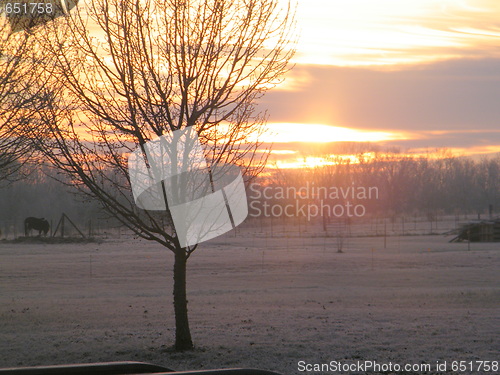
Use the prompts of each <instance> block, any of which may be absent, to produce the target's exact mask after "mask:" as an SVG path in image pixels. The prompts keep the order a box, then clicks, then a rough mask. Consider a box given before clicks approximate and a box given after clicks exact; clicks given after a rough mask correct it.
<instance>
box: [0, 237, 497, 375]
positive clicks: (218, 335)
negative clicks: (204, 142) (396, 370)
mask: <svg viewBox="0 0 500 375" xmlns="http://www.w3.org/2000/svg"><path fill="white" fill-rule="evenodd" d="M449 239H450V237H443V236H401V237H398V236H392V237H388V238H387V239H386V245H385V248H384V239H383V238H382V237H359V238H350V239H349V240H348V241H347V243H346V247H345V249H344V252H343V253H337V249H336V242H335V241H336V240H335V238H330V237H322V236H319V235H318V236H309V237H308V236H307V235H303V236H301V237H298V236H288V235H287V236H286V237H285V236H281V235H279V234H273V237H271V236H267V235H266V236H265V237H264V236H262V235H259V233H256V232H255V231H245V230H241V231H240V232H239V233H238V235H237V236H235V235H234V234H233V233H228V234H226V235H225V236H223V237H220V238H218V239H215V240H212V241H210V242H207V243H204V244H202V245H200V248H199V249H198V250H197V251H196V252H195V253H194V254H193V256H192V257H191V258H190V259H189V262H188V299H189V314H190V321H191V329H192V335H193V339H194V342H195V345H196V349H195V350H194V351H192V352H186V353H175V352H173V351H172V350H171V346H172V344H173V340H174V331H173V327H174V318H173V305H172V262H173V256H172V254H171V253H170V252H169V251H168V250H166V249H164V248H162V247H161V246H160V245H157V244H155V243H152V242H148V241H144V240H142V241H141V240H138V239H134V238H132V237H131V236H125V235H123V234H122V235H121V236H120V238H115V239H108V240H106V241H105V242H103V243H90V244H14V243H7V242H4V243H1V242H0V367H11V366H28V365H30V366H31V365H46V364H62V363H86V362H96V361H122V360H135V361H147V362H152V363H156V364H159V365H164V366H166V367H170V368H174V369H177V370H183V369H208V368H221V367H252V368H260V369H268V370H273V371H277V372H280V373H282V374H299V373H300V372H299V371H298V362H299V361H305V362H307V363H326V362H329V361H333V360H335V361H342V362H346V363H353V362H355V361H358V360H362V361H364V360H371V361H377V362H380V363H388V362H390V361H392V362H393V363H395V362H397V363H401V364H405V363H410V364H413V363H431V364H435V363H436V361H445V360H446V361H448V363H450V362H451V361H456V360H466V361H470V360H482V361H486V360H490V361H491V360H498V359H499V356H498V348H500V338H499V337H500V335H499V333H500V329H499V327H500V273H499V264H500V262H499V261H500V249H499V248H500V246H499V244H478V243H473V244H471V247H470V250H468V244H466V243H454V244H450V243H448V240H449ZM302 373H304V372H302ZM433 373H437V372H433ZM450 373H451V372H450ZM475 373H478V372H475Z"/></svg>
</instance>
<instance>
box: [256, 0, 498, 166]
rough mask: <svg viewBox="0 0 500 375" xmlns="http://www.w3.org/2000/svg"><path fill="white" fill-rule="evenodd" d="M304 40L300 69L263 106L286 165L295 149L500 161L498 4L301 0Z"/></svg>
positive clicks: (490, 0) (493, 0) (476, 0)
mask: <svg viewBox="0 0 500 375" xmlns="http://www.w3.org/2000/svg"><path fill="white" fill-rule="evenodd" d="M297 31H298V33H299V35H300V39H299V42H298V45H297V54H296V56H295V61H294V62H295V63H296V66H295V68H294V69H293V70H292V71H291V72H290V73H289V74H288V76H287V80H286V83H285V84H283V85H282V86H280V87H278V88H276V89H274V90H273V91H271V92H270V93H268V94H267V95H266V96H265V97H264V99H263V100H262V101H261V109H267V111H268V113H269V121H270V128H271V130H272V132H273V133H274V135H270V136H268V137H267V139H266V140H267V141H273V142H275V143H276V142H277V143H281V144H280V145H279V146H278V150H279V151H278V153H280V154H281V155H283V154H284V153H285V152H286V151H285V150H286V149H287V147H286V146H285V145H284V144H283V143H288V142H294V141H297V142H300V141H309V142H315V141H318V142H329V141H330V142H331V141H363V142H366V141H372V142H379V143H380V142H382V144H381V145H384V146H398V147H401V148H402V149H403V150H408V149H409V150H410V151H413V152H419V151H420V152H421V151H422V150H428V149H434V148H441V147H446V148H449V149H451V150H453V151H454V152H456V153H457V154H468V155H470V154H476V155H477V154H491V153H493V152H499V151H500V127H499V124H500V1H498V0H377V1H373V0H299V1H298V8H297ZM339 128H340V129H339ZM290 146H292V144H290ZM288 151H289V155H290V157H293V152H294V151H296V150H295V149H294V147H289V150H288Z"/></svg>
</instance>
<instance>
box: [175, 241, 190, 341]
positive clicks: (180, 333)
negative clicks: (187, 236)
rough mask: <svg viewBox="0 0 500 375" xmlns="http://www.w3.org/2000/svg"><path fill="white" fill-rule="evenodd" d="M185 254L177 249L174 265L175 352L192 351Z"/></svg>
mask: <svg viewBox="0 0 500 375" xmlns="http://www.w3.org/2000/svg"><path fill="white" fill-rule="evenodd" d="M186 262H187V259H186V252H185V251H184V249H182V248H180V249H177V251H176V252H175V263H174V310H175V350H191V349H193V341H192V340H191V331H190V329H189V320H188V310H187V302H188V301H187V298H186Z"/></svg>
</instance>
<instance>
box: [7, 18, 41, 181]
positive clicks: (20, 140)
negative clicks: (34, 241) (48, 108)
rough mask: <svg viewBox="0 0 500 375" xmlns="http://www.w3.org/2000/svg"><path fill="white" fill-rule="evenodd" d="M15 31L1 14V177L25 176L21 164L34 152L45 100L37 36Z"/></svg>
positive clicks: (10, 178)
mask: <svg viewBox="0 0 500 375" xmlns="http://www.w3.org/2000/svg"><path fill="white" fill-rule="evenodd" d="M12 31H13V29H12V27H11V25H10V23H9V22H8V19H7V18H0V181H1V180H13V179H15V178H22V174H19V172H20V170H21V167H22V166H23V165H24V163H25V162H26V161H27V160H28V159H29V157H30V155H31V154H32V152H33V148H32V144H31V143H30V142H29V141H28V139H29V138H30V137H32V136H33V135H34V133H35V132H36V125H35V123H34V122H33V119H34V117H35V114H36V113H37V111H38V110H39V109H40V108H41V107H43V105H44V103H45V100H44V98H43V95H42V94H41V93H42V90H44V85H43V84H41V81H40V80H39V77H38V75H37V67H38V65H39V63H40V62H41V61H42V60H39V61H36V60H35V57H34V50H33V46H34V39H33V36H32V34H31V33H30V32H27V31H19V32H16V33H13V32H12Z"/></svg>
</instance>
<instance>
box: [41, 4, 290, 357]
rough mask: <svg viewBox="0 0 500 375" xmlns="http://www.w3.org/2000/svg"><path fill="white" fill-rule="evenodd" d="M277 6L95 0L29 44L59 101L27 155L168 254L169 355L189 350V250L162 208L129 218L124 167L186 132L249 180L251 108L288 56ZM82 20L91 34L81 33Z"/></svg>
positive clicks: (255, 160) (261, 159)
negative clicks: (45, 61) (38, 154)
mask: <svg viewBox="0 0 500 375" xmlns="http://www.w3.org/2000/svg"><path fill="white" fill-rule="evenodd" d="M280 4H282V3H281V2H279V1H277V0H97V1H94V2H91V3H88V8H87V9H86V10H85V11H84V12H81V13H79V12H76V13H75V14H74V15H73V16H70V17H68V18H66V19H63V20H60V22H58V23H54V25H53V29H52V30H51V31H50V36H48V37H46V38H43V37H40V42H41V43H42V44H41V49H40V50H43V51H44V53H45V54H47V55H49V56H51V57H52V58H53V62H52V63H51V64H50V65H45V66H46V69H45V75H46V78H45V79H47V80H50V81H51V82H52V83H51V85H52V88H54V87H56V86H57V85H58V84H61V85H62V86H63V87H64V92H63V93H62V94H61V95H55V96H53V97H52V98H51V105H50V106H49V107H47V108H46V110H45V111H44V112H43V115H42V121H43V122H45V130H47V131H49V132H50V136H49V137H46V138H45V139H44V140H43V143H39V144H38V146H39V148H40V149H43V150H44V152H45V153H46V156H47V157H48V158H49V159H50V160H51V162H52V163H53V164H54V165H55V166H56V167H58V168H59V169H60V170H62V171H64V172H65V173H67V174H68V175H70V176H71V179H72V181H73V183H74V184H75V185H76V186H77V187H79V188H81V189H82V191H84V192H85V193H87V194H90V195H91V196H92V197H94V198H97V199H98V200H100V202H101V203H102V204H103V206H104V207H105V209H106V210H107V211H108V212H110V213H111V214H112V215H114V216H115V217H116V218H117V219H118V220H120V221H121V223H122V224H123V225H125V226H126V227H128V228H130V229H131V230H132V231H134V232H135V233H136V234H137V235H138V236H140V237H142V238H145V239H147V240H153V241H156V242H158V243H160V244H161V245H163V246H165V247H166V248H168V249H169V250H171V251H172V252H173V253H174V256H175V262H174V308H175V320H176V339H175V348H176V349H177V350H188V349H191V348H193V343H192V339H191V333H190V328H189V323H188V314H187V298H186V263H187V260H188V258H189V257H190V255H191V254H192V253H193V251H195V249H196V248H197V246H196V245H195V246H187V247H183V246H182V245H181V244H180V241H179V238H178V236H177V233H176V231H175V230H174V228H173V225H172V218H171V215H170V210H169V209H167V210H166V212H151V211H144V210H140V209H138V208H137V206H136V204H135V202H134V199H133V197H132V194H131V186H130V176H129V174H128V171H127V156H128V155H129V154H130V153H131V152H132V151H134V150H135V148H136V147H137V145H138V146H139V147H140V148H141V149H142V150H143V151H144V150H145V148H144V147H145V145H146V144H147V142H148V141H151V140H153V139H155V138H157V137H160V136H163V135H166V134H172V132H174V131H177V130H182V129H187V128H189V127H192V128H193V129H195V131H196V133H197V135H198V136H199V139H200V141H201V143H202V144H203V145H204V147H205V157H206V159H207V163H208V165H209V166H211V167H213V166H216V165H220V164H235V165H238V166H239V167H241V168H242V169H243V170H244V172H245V174H246V175H247V176H252V175H255V174H256V173H257V172H259V171H260V170H261V169H262V167H263V166H264V163H265V161H266V157H267V156H266V153H261V152H260V150H258V147H259V141H258V138H259V134H261V133H262V132H263V131H264V125H265V121H266V116H265V115H263V114H259V113H257V112H256V104H255V102H256V100H257V99H259V98H260V97H261V96H262V95H263V94H264V93H265V92H266V91H267V90H269V89H270V88H272V87H274V86H275V85H277V84H279V83H280V82H281V81H282V77H283V74H284V73H285V72H286V71H287V70H288V69H289V60H290V58H291V57H292V55H293V43H292V42H291V38H290V36H291V35H290V32H291V30H292V29H293V28H292V27H291V25H292V22H293V14H292V12H291V10H290V8H289V7H287V8H284V9H281V8H280ZM84 13H85V14H84ZM87 15H88V17H90V20H91V22H90V24H94V26H92V27H87V24H88V22H87V21H88V19H87V18H86V17H87ZM63 26H64V27H63ZM91 30H92V34H91ZM47 67H48V68H47ZM143 154H146V153H145V152H143ZM163 190H165V187H164V186H163ZM165 194H166V192H165Z"/></svg>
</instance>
